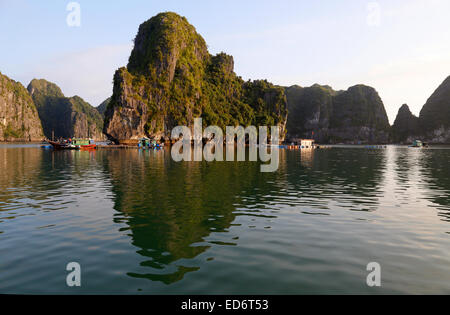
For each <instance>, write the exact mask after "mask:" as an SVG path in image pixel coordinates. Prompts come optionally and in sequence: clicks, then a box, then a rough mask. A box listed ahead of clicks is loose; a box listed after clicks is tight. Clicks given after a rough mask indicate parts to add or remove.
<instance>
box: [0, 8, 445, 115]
mask: <svg viewBox="0 0 450 315" xmlns="http://www.w3.org/2000/svg"><path fill="white" fill-rule="evenodd" d="M70 2H71V1H65V0H47V1H42V0H35V1H31V0H30V1H25V0H11V1H7V0H0V71H1V72H2V73H4V74H6V75H8V76H9V77H11V78H12V79H15V80H18V81H20V82H22V83H23V84H24V85H25V86H26V85H28V83H29V81H30V80H31V79H33V78H45V79H47V80H49V81H52V82H55V83H57V84H58V85H59V86H60V87H61V88H62V90H63V92H64V93H65V94H66V96H73V95H79V96H81V97H83V98H84V99H85V100H87V101H88V102H90V103H91V104H92V105H94V106H97V105H98V104H99V103H101V102H102V101H103V100H104V99H105V98H107V97H108V96H110V95H111V94H112V79H113V74H114V72H115V70H116V69H117V68H119V67H121V66H124V65H126V63H127V60H128V56H129V54H130V51H131V49H132V40H133V39H134V37H135V35H136V33H137V30H138V26H139V24H141V23H142V22H144V21H146V20H147V19H149V18H151V17H152V16H154V15H156V14H157V13H159V12H163V11H174V12H177V13H179V14H181V15H183V16H186V17H187V18H188V20H189V22H190V23H191V24H193V25H194V26H195V27H196V28H197V31H198V32H199V33H200V34H201V35H202V36H203V37H204V38H205V40H206V42H207V43H208V45H209V49H210V52H211V53H218V52H221V51H224V52H226V53H228V54H231V55H233V56H234V60H235V71H236V73H237V74H238V75H240V76H242V77H243V78H244V79H249V78H250V79H268V80H269V81H271V82H273V83H275V84H280V85H293V84H298V85H301V86H310V85H312V84H314V83H319V84H328V85H331V86H332V87H333V88H334V89H347V88H348V87H349V86H352V85H355V84H366V85H370V86H373V87H374V88H376V89H377V91H378V92H379V93H380V96H381V98H382V99H383V101H384V104H385V106H386V109H387V111H388V115H389V118H390V120H391V123H393V120H394V119H395V116H396V114H397V111H398V108H399V107H400V106H401V105H402V104H403V103H407V104H408V105H410V107H411V110H412V111H413V113H415V114H419V112H420V109H421V108H422V106H423V105H424V103H425V102H426V100H427V98H428V97H429V96H430V95H431V94H432V92H433V91H434V90H435V89H436V88H437V87H438V86H439V84H440V83H442V81H443V80H444V79H445V78H446V77H447V76H449V75H450V53H449V52H450V18H449V16H450V1H448V0H387V1H364V0H321V1H313V0H310V1H300V0H277V1H274V0H270V1H266V0H239V1H235V0H227V1H225V0H223V1H219V0H178V1H175V0H173V1H169V0H151V1H148V0H147V1H144V0H142V1H138V0H127V1H110V0H80V1H77V2H78V3H79V4H80V8H81V26H80V27H70V26H69V25H68V24H67V22H66V20H67V16H68V14H69V13H70V12H69V11H67V10H66V8H67V5H68V4H69V3H70Z"/></svg>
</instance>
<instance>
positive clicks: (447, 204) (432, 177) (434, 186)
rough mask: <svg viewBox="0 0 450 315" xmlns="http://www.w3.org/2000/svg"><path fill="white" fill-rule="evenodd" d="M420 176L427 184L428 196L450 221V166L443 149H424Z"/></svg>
mask: <svg viewBox="0 0 450 315" xmlns="http://www.w3.org/2000/svg"><path fill="white" fill-rule="evenodd" d="M419 165H420V167H421V174H420V177H421V179H422V183H423V185H425V186H426V188H427V189H426V190H425V191H426V193H427V196H426V198H427V199H429V200H430V201H432V202H433V203H435V204H436V205H438V207H437V208H438V209H439V210H440V213H439V215H440V216H441V217H442V218H443V220H446V221H450V168H449V162H448V154H446V151H444V152H443V150H439V149H436V150H423V151H422V152H421V158H420V160H419Z"/></svg>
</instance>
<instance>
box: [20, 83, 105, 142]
mask: <svg viewBox="0 0 450 315" xmlns="http://www.w3.org/2000/svg"><path fill="white" fill-rule="evenodd" d="M28 92H29V93H30V95H31V96H32V98H33V100H34V103H35V104H36V107H37V110H38V113H39V117H40V118H41V121H42V125H43V128H44V134H45V136H46V137H47V138H49V139H51V138H52V136H53V133H54V136H55V137H56V138H59V137H62V138H73V137H83V138H84V137H92V138H96V139H102V138H103V135H102V129H103V117H102V116H101V114H100V113H99V112H98V111H97V110H96V109H95V108H94V107H92V106H91V105H90V104H89V103H87V102H85V101H84V100H83V99H82V98H81V97H79V96H74V97H70V98H68V97H65V96H64V94H63V93H62V91H61V89H60V88H59V87H58V86H57V85H56V84H54V83H51V82H48V81H46V80H42V79H41V80H36V79H34V80H32V81H31V82H30V84H29V85H28Z"/></svg>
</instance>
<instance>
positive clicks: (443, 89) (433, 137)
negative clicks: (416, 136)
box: [420, 77, 450, 143]
mask: <svg viewBox="0 0 450 315" xmlns="http://www.w3.org/2000/svg"><path fill="white" fill-rule="evenodd" d="M420 125H421V128H422V131H423V132H422V133H423V137H424V140H426V141H428V142H431V143H450V77H448V78H447V79H446V80H445V81H444V82H443V83H442V84H441V85H440V86H439V87H438V89H437V90H436V91H435V92H434V93H433V95H431V97H430V98H429V99H428V101H427V102H426V104H425V106H424V107H423V108H422V111H421V112H420Z"/></svg>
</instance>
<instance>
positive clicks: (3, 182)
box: [0, 145, 450, 294]
mask: <svg viewBox="0 0 450 315" xmlns="http://www.w3.org/2000/svg"><path fill="white" fill-rule="evenodd" d="M449 161H450V149H449V148H444V147H442V148H435V149H423V150H420V149H409V148H405V147H393V146H392V147H388V148H387V149H386V150H367V149H364V148H344V147H342V148H333V149H330V150H318V151H315V152H307V151H303V152H302V153H300V151H281V152H280V167H279V170H278V172H276V173H264V174H263V173H261V172H260V168H259V166H260V165H259V164H258V163H253V162H244V163H242V162H239V163H238V162H220V163H219V162H214V163H207V162H189V163H187V162H183V163H176V162H174V161H173V160H172V159H171V157H170V152H169V151H151V152H140V151H138V150H122V151H121V150H116V151H114V150H111V151H109V150H99V151H97V152H91V153H90V152H76V151H68V152H53V151H51V150H44V149H41V148H39V147H36V146H11V145H9V146H7V145H0V293H64V294H65V293H105V294H109V293H125V294H128V293H132V294H134V293H143V294H315V293H320V294H333V293H363V294H370V293H374V294H380V293H381V294H383V293H450V250H449V249H450V170H449V168H448V164H449ZM69 262H78V263H79V264H80V265H81V271H82V280H81V281H82V286H81V287H79V288H70V287H68V286H67V285H66V275H67V274H68V272H67V271H66V265H67V264H68V263H69ZM369 262H378V263H379V264H380V265H381V268H382V271H381V277H382V287H381V288H370V287H368V286H367V284H366V277H367V274H368V272H367V271H366V266H367V264H368V263H369Z"/></svg>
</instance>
